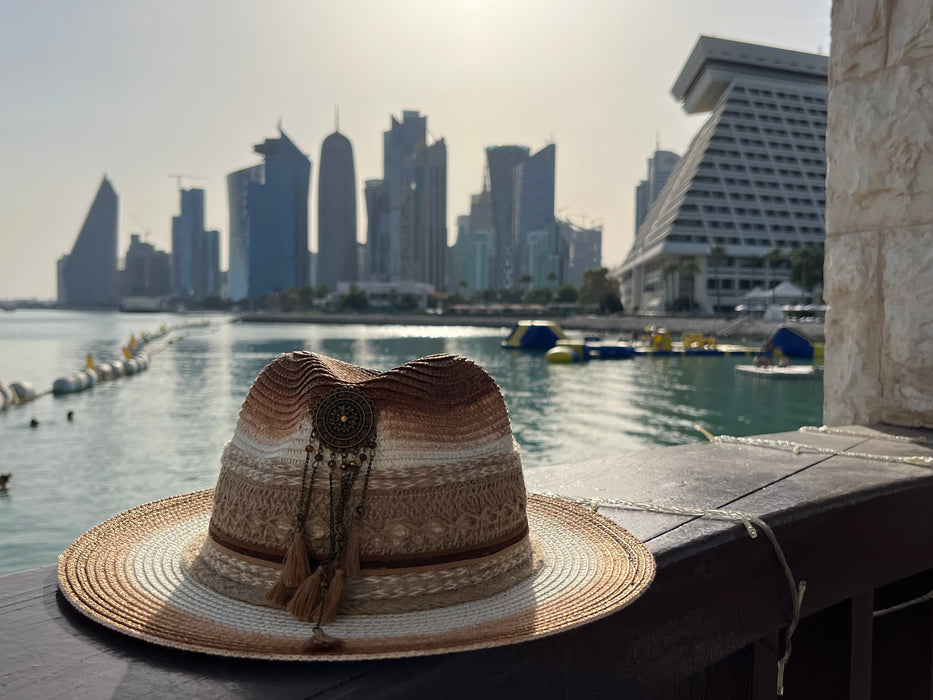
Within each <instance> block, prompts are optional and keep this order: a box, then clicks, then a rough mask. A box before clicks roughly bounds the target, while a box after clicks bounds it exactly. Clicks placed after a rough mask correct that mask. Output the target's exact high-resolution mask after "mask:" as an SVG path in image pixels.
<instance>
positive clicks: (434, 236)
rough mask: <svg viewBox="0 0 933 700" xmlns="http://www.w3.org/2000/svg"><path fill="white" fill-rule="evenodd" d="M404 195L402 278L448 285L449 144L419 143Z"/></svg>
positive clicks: (442, 286) (411, 164) (441, 142)
mask: <svg viewBox="0 0 933 700" xmlns="http://www.w3.org/2000/svg"><path fill="white" fill-rule="evenodd" d="M407 166H408V171H409V173H410V177H411V180H410V183H409V186H408V187H406V188H405V189H404V193H405V196H404V197H403V198H402V238H401V265H402V267H401V278H402V279H403V280H410V281H413V282H424V283H427V284H430V285H431V286H432V287H434V289H436V290H440V289H443V288H444V287H445V272H446V269H447V268H446V262H445V260H446V254H447V144H446V143H445V142H444V139H440V140H438V141H435V142H434V143H432V144H431V145H427V144H426V143H423V142H422V143H419V144H418V145H417V146H416V147H415V150H414V152H413V153H412V154H411V156H409V159H408V164H407Z"/></svg>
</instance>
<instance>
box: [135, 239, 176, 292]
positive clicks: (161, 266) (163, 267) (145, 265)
mask: <svg viewBox="0 0 933 700" xmlns="http://www.w3.org/2000/svg"><path fill="white" fill-rule="evenodd" d="M171 293H172V256H171V255H170V254H169V253H166V252H163V251H161V250H156V249H155V246H153V245H152V244H151V243H144V242H143V241H142V240H140V237H139V234H137V233H134V234H133V235H131V236H130V247H129V249H128V250H127V251H126V262H125V265H124V270H123V296H127V297H164V296H169V295H170V294H171Z"/></svg>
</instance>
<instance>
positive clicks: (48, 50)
mask: <svg viewBox="0 0 933 700" xmlns="http://www.w3.org/2000/svg"><path fill="white" fill-rule="evenodd" d="M829 6H830V0H784V2H773V0H771V1H768V2H765V1H764V0H721V1H720V0H709V1H705V2H704V1H703V0H606V1H597V0H567V1H564V0H557V1H555V0H456V1H451V2H448V1H447V0H391V1H390V0H386V1H385V2H377V1H375V0H357V1H353V2H316V1H311V0H305V1H298V0H295V1H285V0H262V1H257V0H245V1H244V0H159V2H148V3H142V2H127V1H126V0H94V2H74V1H73V0H67V1H66V0H59V1H57V2H53V1H43V2H36V1H35V0H0V158H2V161H0V162H2V167H0V298H8V297H39V298H53V297H54V296H55V293H56V288H55V261H56V260H57V259H58V258H59V257H60V256H61V255H62V254H63V253H67V252H69V251H70V249H71V246H72V245H73V243H74V239H75V237H76V236H77V233H78V230H79V228H80V226H81V224H82V223H83V220H84V217H85V215H86V214H87V210H88V208H89V207H90V204H91V201H92V199H93V197H94V194H95V192H96V190H97V187H98V186H99V184H100V180H101V177H102V176H103V175H104V174H105V173H106V174H107V175H108V177H109V178H110V179H111V181H112V182H113V185H114V187H115V189H116V191H117V193H118V194H119V195H120V243H119V255H120V257H122V256H123V255H124V254H125V253H126V248H127V246H128V245H129V235H130V233H133V232H148V233H149V236H148V240H149V241H150V242H151V243H153V244H155V245H156V246H157V247H158V248H161V249H163V250H167V249H168V248H169V246H170V240H171V217H172V216H173V215H175V214H177V213H178V206H179V204H178V199H179V197H178V190H177V183H176V181H175V180H174V179H171V178H169V177H167V176H168V174H170V173H184V174H187V175H191V176H199V177H200V178H203V179H194V178H191V179H186V180H185V181H184V185H185V186H186V187H203V188H204V189H205V190H206V207H207V214H206V218H207V221H206V223H207V226H208V228H218V229H220V231H221V238H222V240H223V252H222V263H221V266H222V267H224V268H226V247H227V246H226V243H227V239H226V236H227V230H228V212H227V191H226V180H225V177H226V175H227V173H229V172H231V171H233V170H237V169H239V168H243V167H246V166H249V165H253V164H255V163H257V162H259V157H258V156H257V155H255V154H254V153H253V152H252V146H253V145H254V144H256V143H259V142H261V141H262V140H263V139H265V138H268V137H272V136H275V135H276V133H277V132H276V124H277V123H278V121H279V119H281V120H282V126H283V129H284V130H285V132H286V133H287V134H288V135H289V136H291V138H292V139H293V140H294V141H295V143H296V144H298V146H299V148H301V149H302V150H303V151H304V152H305V153H307V154H308V155H309V156H310V158H311V160H312V167H313V170H312V194H311V220H312V231H311V233H310V244H311V248H312V249H313V250H316V249H317V241H316V221H317V174H318V173H317V165H318V161H319V160H320V147H321V141H322V140H323V139H324V137H325V136H327V134H328V133H330V132H331V131H333V127H334V106H335V105H339V106H340V131H341V132H343V133H344V134H346V135H347V136H348V137H349V138H350V140H351V142H352V143H353V148H354V156H355V160H356V176H357V180H358V186H359V187H358V192H359V194H358V200H359V204H360V216H359V237H360V239H361V240H362V238H363V237H364V236H365V228H366V216H365V211H364V208H363V206H362V194H361V192H362V186H363V181H364V180H365V179H368V178H378V177H382V155H383V154H382V132H383V131H385V130H386V129H387V128H388V126H389V119H390V115H393V114H395V115H399V116H400V115H401V112H402V110H404V109H414V110H419V111H420V112H422V113H423V114H425V115H427V117H428V131H429V132H430V134H431V135H432V136H433V137H435V138H441V137H443V138H445V139H446V140H447V153H448V178H447V181H448V199H447V212H448V231H449V235H450V237H451V239H452V238H453V235H454V232H455V222H456V217H457V216H458V215H459V214H465V213H467V211H468V209H469V198H470V194H472V193H474V192H478V191H479V190H480V188H481V185H482V177H483V167H484V159H485V152H484V149H485V147H486V146H489V145H494V144H513V143H514V144H522V145H527V146H529V147H531V148H532V149H533V150H536V149H538V148H540V147H541V146H543V145H545V144H546V143H547V142H548V141H549V140H553V141H554V142H555V143H556V144H557V183H556V188H557V193H556V208H557V211H558V212H560V213H561V214H562V215H565V216H566V215H569V216H571V217H572V218H574V219H575V220H577V221H578V222H581V223H582V222H583V221H588V222H590V223H595V222H597V221H598V222H601V223H602V225H603V262H604V264H612V263H617V262H620V261H621V260H622V258H623V256H624V255H625V253H626V252H627V250H628V248H629V246H630V245H631V240H632V235H633V230H632V229H633V223H632V220H633V216H634V204H633V200H634V194H633V188H634V187H635V185H636V184H637V183H638V180H639V179H641V178H643V177H644V176H645V168H646V159H647V158H648V157H649V156H650V154H651V151H652V150H653V148H654V144H655V139H656V138H657V139H658V140H659V142H660V145H661V146H662V147H663V148H668V149H671V150H675V151H677V152H682V151H683V150H684V148H685V147H686V146H687V145H688V143H689V140H690V138H691V137H692V135H693V134H694V132H695V131H696V130H697V128H698V127H699V125H700V124H701V123H702V121H703V119H705V116H703V117H696V116H694V117H687V116H686V115H684V114H683V112H682V111H681V110H680V108H679V106H678V104H677V103H676V102H675V101H674V99H673V98H672V97H671V96H670V87H671V85H672V84H673V82H674V79H675V78H676V76H677V74H678V72H679V70H680V68H681V66H682V65H683V62H684V61H685V59H686V57H687V55H688V54H689V52H690V50H691V49H692V48H693V45H694V43H695V42H696V39H697V37H698V36H699V35H700V34H712V35H716V36H720V37H724V38H729V39H737V40H741V41H751V42H756V43H763V44H770V45H774V46H780V47H783V48H792V49H798V50H803V51H813V52H816V51H822V52H824V53H828V51H829Z"/></svg>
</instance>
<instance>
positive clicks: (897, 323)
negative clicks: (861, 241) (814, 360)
mask: <svg viewBox="0 0 933 700" xmlns="http://www.w3.org/2000/svg"><path fill="white" fill-rule="evenodd" d="M882 240H883V247H882V258H883V273H882V283H881V287H882V300H883V301H882V304H883V314H884V324H883V326H882V334H881V347H882V352H881V382H882V392H883V401H882V414H881V420H883V421H884V422H886V423H893V424H895V425H910V426H925V427H928V428H933V354H931V353H930V348H931V343H930V338H931V337H933V225H929V226H921V227H915V228H910V229H895V230H891V231H888V232H885V234H884V236H883V239H882Z"/></svg>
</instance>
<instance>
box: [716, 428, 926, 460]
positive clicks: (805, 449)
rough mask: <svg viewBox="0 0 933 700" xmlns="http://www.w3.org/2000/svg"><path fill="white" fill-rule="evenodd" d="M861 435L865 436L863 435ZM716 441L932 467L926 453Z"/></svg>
mask: <svg viewBox="0 0 933 700" xmlns="http://www.w3.org/2000/svg"><path fill="white" fill-rule="evenodd" d="M862 437H865V436H864V435H863V436H862ZM716 442H722V443H727V444H736V445H751V446H753V447H766V448H769V449H774V450H783V451H785V452H788V451H789V452H793V453H794V454H795V455H799V454H801V453H802V452H813V453H816V454H824V455H829V456H831V457H852V458H854V459H867V460H871V461H872V462H898V463H901V464H912V465H915V466H921V467H933V457H929V456H926V455H905V456H896V455H879V454H871V453H869V452H848V451H846V452H840V451H839V450H834V449H833V448H831V447H816V446H815V445H808V444H806V443H803V442H794V441H793V440H774V439H772V438H758V437H733V436H731V435H717V436H716Z"/></svg>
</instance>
